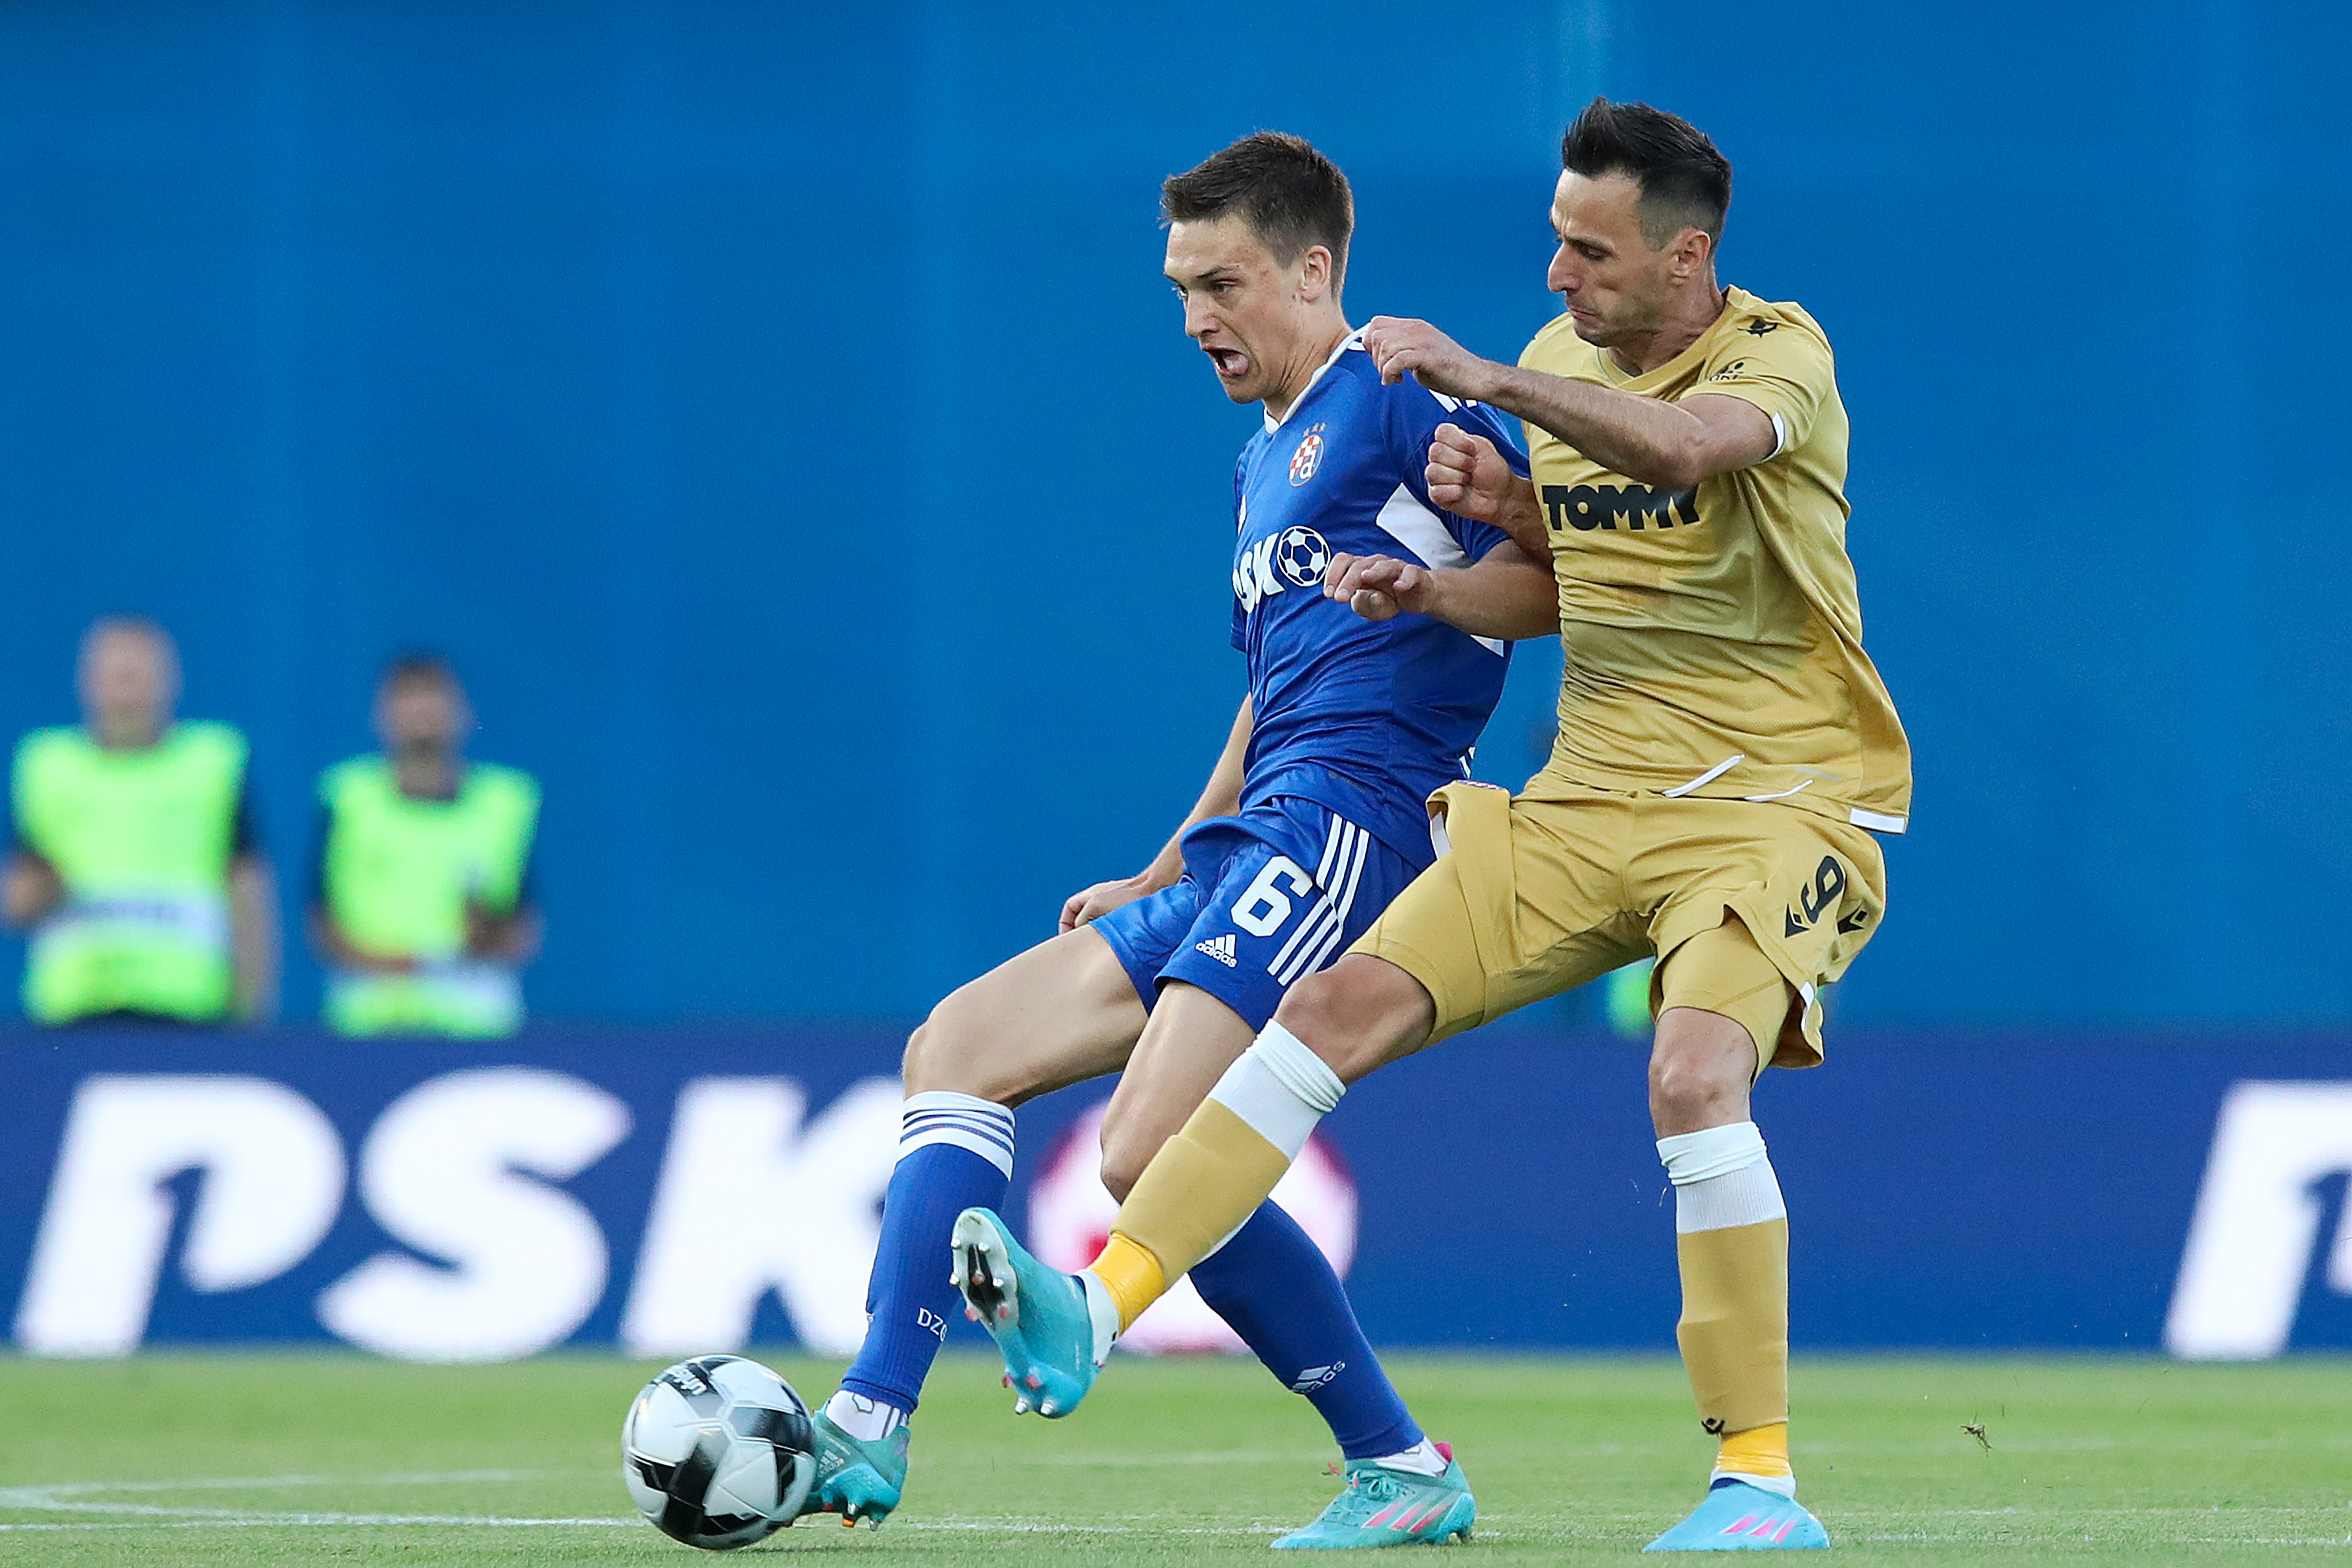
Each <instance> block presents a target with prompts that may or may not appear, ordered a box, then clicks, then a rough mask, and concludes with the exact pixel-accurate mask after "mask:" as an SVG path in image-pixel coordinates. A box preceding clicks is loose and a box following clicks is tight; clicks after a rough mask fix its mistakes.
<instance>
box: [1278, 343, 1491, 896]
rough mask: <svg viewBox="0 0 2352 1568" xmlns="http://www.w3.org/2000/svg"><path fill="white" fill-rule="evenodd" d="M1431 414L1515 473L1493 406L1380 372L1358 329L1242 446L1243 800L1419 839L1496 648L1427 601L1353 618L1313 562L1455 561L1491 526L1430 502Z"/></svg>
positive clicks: (1434, 422)
mask: <svg viewBox="0 0 2352 1568" xmlns="http://www.w3.org/2000/svg"><path fill="white" fill-rule="evenodd" d="M1446 423H1451V424H1454V425H1458V426H1460V427H1461V428H1463V429H1465V430H1468V431H1471V432H1473V433H1475V434H1479V435H1484V436H1485V437H1486V438H1487V439H1488V440H1489V441H1492V442H1493V443H1494V444H1496V446H1497V447H1498V448H1500V449H1501V450H1502V452H1503V454H1504V455H1505V456H1506V457H1507V458H1508V459H1509V461H1510V464H1511V466H1512V467H1513V468H1514V469H1516V470H1517V471H1518V472H1519V473H1522V474H1524V473H1526V472H1527V459H1526V457H1525V456H1524V455H1521V453H1520V451H1519V449H1518V444H1517V440H1516V438H1515V433H1514V432H1513V430H1512V429H1511V427H1510V424H1509V423H1508V422H1507V421H1505V420H1503V419H1501V418H1498V417H1497V416H1496V413H1494V411H1493V410H1491V409H1488V408H1486V407H1484V406H1483V405H1481V404H1478V403H1474V402H1462V401H1461V400H1460V399H1458V398H1450V397H1444V396H1441V395H1440V394H1438V393H1436V392H1431V391H1430V390H1429V389H1428V388H1426V387H1423V385H1421V384H1420V383H1419V382H1415V381H1413V380H1412V378H1411V377H1407V378H1405V379H1404V380H1402V381H1401V382H1397V383H1396V384H1395V385H1393V386H1382V385H1381V375H1380V371H1378V370H1377V369H1376V368H1375V367H1374V366H1373V364H1372V359H1371V356H1370V354H1367V353H1366V352H1364V349H1363V342H1362V335H1361V334H1360V333H1358V334H1353V335H1351V336H1349V339H1348V340H1347V341H1345V342H1343V343H1342V344H1340V345H1339V350H1338V351H1337V352H1335V353H1334V354H1333V355H1332V357H1331V359H1330V361H1329V362H1328V363H1327V364H1326V365H1325V366H1324V367H1323V369H1322V371H1320V372H1319V373H1318V375H1317V377H1316V379H1315V381H1314V382H1311V383H1310V384H1309V385H1308V387H1307V391H1306V392H1305V393H1304V394H1303V395H1301V396H1300V398H1299V399H1298V401H1297V402H1295V403H1293V404H1292V405H1291V408H1290V412H1289V413H1288V414H1287V415H1286V417H1284V418H1283V419H1282V420H1281V421H1280V422H1279V423H1276V421H1275V420H1273V419H1272V418H1271V417H1269V418H1268V419H1267V421H1266V423H1265V429H1264V430H1262V431H1260V432H1259V433H1258V434H1256V435H1255V436H1254V437H1252V438H1251V440H1250V444H1248V445H1247V446H1245V447H1244V448H1243V449H1242V456H1241V463H1240V465H1239V467H1238V468H1237V469H1236V471H1235V473H1234V513H1235V517H1236V519H1237V522H1238V528H1237V538H1236V540H1235V544H1234V646H1235V647H1236V648H1239V649H1240V650H1241V651H1242V652H1243V653H1244V654H1246V655H1248V658H1249V686H1250V702H1251V707H1252V718H1253V728H1252V730H1251V734H1250V745H1249V758H1248V765H1247V770H1246V772H1245V774H1244V780H1243V786H1242V804H1243V805H1244V808H1246V807H1248V806H1252V805H1255V804H1257V803H1258V802H1260V801H1263V800H1273V799H1276V798H1277V797H1282V796H1290V797H1297V798H1302V799H1305V800H1315V801H1318V802H1320V803H1321V804H1323V805H1325V806H1328V807H1329V808H1330V809H1331V810H1334V811H1337V812H1339V814H1340V815H1342V816H1344V817H1346V818H1347V819H1348V820H1349V821H1352V822H1354V823H1356V824H1357V825H1358V826H1359V827H1360V828H1362V829H1364V830H1365V831H1367V832H1370V833H1371V834H1373V835H1374V836H1375V837H1377V838H1379V839H1380V840H1381V841H1382V842H1383V843H1386V844H1388V845H1389V846H1390V847H1391V849H1394V850H1397V851H1399V852H1402V853H1406V854H1412V855H1421V856H1425V855H1427V854H1428V853H1429V847H1428V846H1429V821H1428V817H1427V814H1426V812H1425V811H1424V810H1423V801H1424V800H1426V799H1427V798H1428V796H1429V795H1430V794H1431V793H1432V792H1433V791H1434V790H1436V789H1439V788H1440V787H1441V786H1443V785H1445V784H1447V783H1450V782H1452V781H1453V780H1454V779H1461V778H1464V777H1465V776H1466V775H1467V773H1468V771H1469V754H1470V748H1471V747H1472V746H1473V745H1475V743H1476V741H1477V738H1478V732H1479V731H1480V730H1481V729H1483V728H1484V727H1486V719H1487V716H1489V715H1490V714H1492V713H1493V712H1494V711H1495V703H1496V699H1497V698H1498V697H1500V696H1501V695H1502V692H1503V672H1504V670H1505V669H1506V667H1507V665H1508V664H1509V662H1510V646H1509V644H1507V643H1498V642H1495V641H1493V640H1491V639H1488V638H1483V637H1473V636H1471V635H1470V634H1469V633H1468V632H1462V631H1458V630H1456V629H1455V628H1454V627H1452V626H1449V625H1447V624H1445V623H1444V622H1442V621H1436V620H1433V619H1432V618H1431V617H1429V616H1426V615H1398V616H1395V617H1392V618H1391V619H1390V620H1387V621H1378V622H1375V621H1367V620H1365V619H1363V618H1362V617H1361V616H1360V615H1358V614H1357V613H1356V612H1354V611H1352V610H1350V609H1349V608H1348V606H1347V605H1346V604H1345V603H1343V602H1341V601H1339V600H1335V599H1326V598H1325V597H1323V569H1324V567H1325V565H1326V564H1327V563H1328V561H1329V560H1330V559H1331V558H1332V557H1333V556H1335V555H1339V554H1343V553H1344V554H1348V555H1386V556H1392V557H1395V558H1397V559H1404V560H1413V561H1418V562H1420V563H1421V564H1422V565H1423V566H1429V567H1464V566H1467V565H1469V564H1470V563H1471V562H1472V561H1475V560H1476V559H1479V558H1481V557H1482V556H1484V555H1485V554H1486V552H1487V551H1488V550H1490V549H1493V548H1494V547H1495V546H1496V544H1498V543H1500V542H1501V541H1502V540H1503V539H1504V538H1506V537H1507V536H1506V535H1505V534H1504V533H1503V531H1502V530H1501V529H1499V528H1495V527H1493V526H1491V525H1489V524H1486V523H1479V522H1473V521H1471V520H1470V519H1468V518H1466V517H1456V516H1455V515H1454V514H1453V513H1451V512H1448V511H1446V510H1444V508H1442V507H1438V506H1437V505H1436V504H1435V503H1433V502H1432V501H1431V500H1430V498H1429V484H1428V479H1427V477H1426V469H1427V466H1428V458H1429V442H1430V437H1431V435H1432V434H1433V433H1434V432H1435V431H1436V429H1437V427H1438V426H1439V425H1440V424H1446Z"/></svg>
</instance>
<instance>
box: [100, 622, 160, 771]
mask: <svg viewBox="0 0 2352 1568" xmlns="http://www.w3.org/2000/svg"><path fill="white" fill-rule="evenodd" d="M178 695H179V671H178V667H177V661H175V660H174V659H173V656H172V650H171V648H170V647H169V646H167V645H166V644H164V643H163V642H161V641H160V640H158V639H157V638H156V637H155V636H153V635H152V633H150V632H144V631H142V630H139V629H138V628H135V627H127V626H117V627H110V628H108V629H107V630H106V631H103V632H99V633H97V634H96V635H95V636H93V637H91V638H90V639H89V643H87V644H85V645H84V647H83V649H82V659H81V700H82V706H83V708H84V710H85V711H86V712H87V714H88V715H89V722H90V727H92V728H94V729H96V730H97V731H98V732H99V734H100V736H101V737H106V738H108V739H110V740H115V741H123V742H137V741H141V740H145V739H151V738H152V737H154V736H155V735H156V734H157V733H158V732H159V731H161V730H162V728H163V724H164V721H165V720H166V719H167V718H168V717H169V716H170V715H171V711H172V704H173V701H174V699H175V698H176V697H177V696H178Z"/></svg>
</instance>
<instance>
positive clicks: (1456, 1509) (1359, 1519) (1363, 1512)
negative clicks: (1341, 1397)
mask: <svg viewBox="0 0 2352 1568" xmlns="http://www.w3.org/2000/svg"><path fill="white" fill-rule="evenodd" d="M1437 1451H1438V1452H1439V1453H1441V1454H1444V1456H1445V1473H1444V1475H1438V1476H1422V1475H1415V1474H1413V1472H1412V1471H1411V1470H1392V1469H1389V1468H1388V1467H1387V1466H1386V1465H1382V1464H1379V1463H1376V1462H1374V1461H1373V1460H1370V1459H1349V1461H1348V1468H1347V1470H1346V1472H1345V1473H1346V1475H1347V1478H1348V1484H1347V1487H1346V1488H1345V1490H1342V1491H1341V1492H1340V1493H1339V1496H1338V1497H1335V1498H1333V1499H1332V1500H1331V1505H1330V1506H1329V1507H1328V1508H1326V1509H1325V1510H1324V1511H1322V1512H1321V1513H1319V1514H1317V1515H1316V1516H1315V1522H1314V1523H1312V1524H1309V1525H1307V1526H1306V1527H1305V1528H1303V1529H1299V1530H1294V1531H1291V1532H1290V1533H1289V1534H1287V1535H1286V1536H1284V1537H1283V1538H1282V1539H1281V1540H1279V1541H1277V1542H1275V1543H1274V1548H1275V1550H1276V1551H1277V1552H1359V1551H1363V1550H1365V1549H1367V1548H1370V1547H1376V1546H1427V1545H1436V1544H1438V1543H1441V1542H1447V1541H1467V1540H1469V1539H1470V1527H1471V1525H1472V1524H1474V1523H1475V1522H1476V1521H1477V1519H1478V1500H1477V1499H1475V1498H1474V1497H1472V1496H1471V1495H1470V1483H1469V1482H1468V1481H1467V1480H1465V1479H1463V1476H1462V1467H1461V1466H1460V1465H1458V1464H1456V1463H1455V1462H1454V1450H1453V1449H1452V1448H1447V1447H1446V1446H1445V1445H1444V1444H1443V1443H1440V1444H1438V1445H1437Z"/></svg>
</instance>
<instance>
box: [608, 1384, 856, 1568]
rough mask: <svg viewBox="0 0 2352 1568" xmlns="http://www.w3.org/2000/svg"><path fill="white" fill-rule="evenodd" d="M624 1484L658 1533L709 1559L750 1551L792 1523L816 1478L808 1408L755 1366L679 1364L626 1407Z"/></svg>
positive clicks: (784, 1387)
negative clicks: (753, 1544)
mask: <svg viewBox="0 0 2352 1568" xmlns="http://www.w3.org/2000/svg"><path fill="white" fill-rule="evenodd" d="M621 1479H623V1480H625V1481H626V1482H627V1483H628V1486H629V1496H630V1497H631V1498H633V1499H635V1501H636V1505H637V1507H638V1508H640V1509H642V1510H643V1511H645V1516H646V1518H647V1519H650V1520H652V1521H654V1523H656V1525H658V1526H660V1527H661V1530H662V1531H663V1533H665V1534H667V1535H669V1536H671V1537H673V1538H675V1539H677V1540H679V1541H683V1542H686V1543H687V1544H688V1546H699V1547H702V1548H704V1549H706V1550H708V1551H711V1552H726V1551H729V1550H731V1549H732V1548H734V1547H738V1546H749V1545H750V1544H751V1542H754V1541H760V1540H764V1539H765V1538H766V1537H768V1536H770V1535H772V1534H774V1533H775V1532H776V1531H779V1530H782V1528H783V1527H784V1526H786V1525H788V1524H790V1523H792V1521H793V1518H794V1517H795V1516H797V1515H798V1514H799V1512H800V1511H801V1504H802V1502H803V1501H804V1500H806V1499H807V1497H808V1491H809V1487H810V1485H811V1483H813V1482H814V1480H815V1479H816V1434H815V1433H814V1431H813V1430H812V1429H811V1428H810V1426H809V1413H808V1406H806V1405H803V1403H801V1396H799V1395H798V1394H795V1393H793V1385H791V1384H789V1383H786V1382H785V1381H784V1380H783V1379H782V1378H781V1377H779V1376H777V1375H775V1374H774V1373H772V1372H771V1371H769V1370H768V1369H767V1368H766V1367H764V1366H761V1364H759V1363H758V1362H756V1361H746V1360H744V1359H743V1357H741V1356H740V1355H698V1356H696V1357H695V1358H694V1359H693V1360H692V1361H681V1362H679V1363H678V1364H677V1365H676V1366H673V1367H671V1368H670V1369H669V1370H668V1371H667V1372H665V1373H663V1374H662V1375H660V1376H659V1377H656V1378H655V1379H654V1380H653V1381H652V1382H651V1383H648V1384H646V1387H645V1392H644V1393H642V1394H640V1395H638V1396H637V1399H636V1403H635V1404H634V1405H632V1406H629V1415H628V1419H626V1420H625V1421H624V1422H622V1423H621Z"/></svg>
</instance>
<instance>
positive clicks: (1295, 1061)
mask: <svg viewBox="0 0 2352 1568" xmlns="http://www.w3.org/2000/svg"><path fill="white" fill-rule="evenodd" d="M1249 1054H1250V1055H1252V1056H1255V1057H1256V1058H1257V1059H1258V1060H1259V1061H1263V1062H1265V1069H1266V1071H1268V1072H1271V1073H1273V1074H1274V1075H1275V1077H1276V1078H1277V1079H1279V1080H1281V1081H1282V1086H1283V1087H1284V1088H1286V1089H1287V1090H1289V1091H1290V1092H1292V1093H1293V1094H1296V1095H1297V1096H1298V1097H1299V1099H1301V1100H1303V1101H1305V1102H1306V1103H1307V1104H1309V1105H1312V1106H1313V1107H1314V1108H1315V1111H1316V1113H1317V1114H1318V1115H1323V1116H1328V1115H1329V1114H1330V1113H1332V1112H1334V1111H1336V1110H1338V1109H1339V1096H1340V1095H1342V1094H1345V1093H1346V1092H1348V1086H1347V1085H1346V1084H1344V1083H1342V1082H1339V1074H1338V1073H1336V1072H1334V1071H1331V1067H1330V1064H1329V1063H1328V1062H1327V1061H1324V1060H1323V1059H1322V1058H1321V1057H1319V1056H1318V1055H1316V1054H1315V1053H1314V1052H1313V1051H1309V1050H1308V1049H1307V1042H1306V1041H1305V1040H1300V1039H1299V1038H1298V1037H1297V1035H1295V1034H1293V1033H1291V1032H1290V1031H1289V1030H1286V1029H1285V1028H1283V1027H1282V1026H1281V1025H1280V1024H1278V1023H1272V1022H1269V1023H1268V1024H1267V1025H1266V1026H1265V1028H1264V1029H1262V1030H1258V1035H1257V1039H1256V1040H1255V1041H1253V1042H1252V1043H1251V1045H1250V1048H1249Z"/></svg>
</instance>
